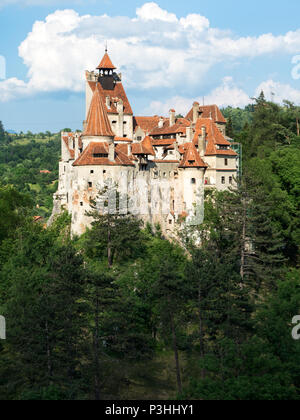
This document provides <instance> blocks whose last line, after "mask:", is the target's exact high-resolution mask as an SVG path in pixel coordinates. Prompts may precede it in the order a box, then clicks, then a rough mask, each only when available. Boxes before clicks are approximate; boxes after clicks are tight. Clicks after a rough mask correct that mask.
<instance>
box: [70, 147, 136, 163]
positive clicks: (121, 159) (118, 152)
mask: <svg viewBox="0 0 300 420" xmlns="http://www.w3.org/2000/svg"><path fill="white" fill-rule="evenodd" d="M124 146H125V147H124ZM100 153H101V154H106V155H108V154H109V144H108V143H107V142H104V143H100V142H91V143H90V144H89V145H88V146H87V147H86V148H85V149H84V151H83V153H82V154H81V155H80V156H79V157H78V159H77V160H76V161H75V162H74V163H73V166H89V165H94V166H98V165H102V166H104V165H105V166H107V165H109V166H134V164H133V162H132V159H130V157H129V156H128V154H127V145H123V144H116V145H115V160H114V161H110V160H109V159H108V157H107V158H106V157H95V156H94V155H95V154H100Z"/></svg>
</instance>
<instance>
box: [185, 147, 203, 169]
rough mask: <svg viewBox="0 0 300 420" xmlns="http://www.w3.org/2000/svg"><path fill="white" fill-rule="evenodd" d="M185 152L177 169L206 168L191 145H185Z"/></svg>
mask: <svg viewBox="0 0 300 420" xmlns="http://www.w3.org/2000/svg"><path fill="white" fill-rule="evenodd" d="M186 145H187V146H186V150H185V153H184V155H183V158H182V161H181V162H180V165H179V168H207V167H208V166H207V165H206V163H204V162H203V160H202V159H201V157H200V155H199V153H198V151H197V149H196V147H195V146H194V144H193V143H186Z"/></svg>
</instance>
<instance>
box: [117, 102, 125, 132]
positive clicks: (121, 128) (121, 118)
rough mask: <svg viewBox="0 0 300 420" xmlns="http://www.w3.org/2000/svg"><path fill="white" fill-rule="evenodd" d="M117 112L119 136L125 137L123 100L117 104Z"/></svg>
mask: <svg viewBox="0 0 300 420" xmlns="http://www.w3.org/2000/svg"><path fill="white" fill-rule="evenodd" d="M117 112H118V128H117V136H118V137H124V124H123V123H124V106H123V101H122V99H119V100H118V103H117Z"/></svg>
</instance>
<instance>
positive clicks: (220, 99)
mask: <svg viewBox="0 0 300 420" xmlns="http://www.w3.org/2000/svg"><path fill="white" fill-rule="evenodd" d="M203 99H204V101H205V102H204V103H205V104H216V105H218V106H219V107H226V106H234V107H244V106H246V105H248V104H249V103H250V102H252V101H251V99H250V97H249V95H247V93H246V92H244V91H243V90H242V89H240V88H239V87H237V86H236V85H235V83H234V81H233V79H232V77H225V78H224V79H223V81H222V84H221V85H220V86H219V87H217V88H216V89H214V90H212V91H211V92H209V93H208V94H207V95H205V97H204V98H203V97H191V98H186V97H181V96H174V97H172V98H169V99H168V100H166V101H165V102H161V101H153V102H151V104H150V107H149V108H148V109H146V110H145V112H146V113H149V114H157V115H167V114H168V112H169V110H170V109H171V108H175V110H176V113H179V114H182V115H186V114H187V112H188V111H189V110H190V109H191V107H192V104H193V102H194V101H195V100H196V101H198V102H199V103H200V104H202V103H203Z"/></svg>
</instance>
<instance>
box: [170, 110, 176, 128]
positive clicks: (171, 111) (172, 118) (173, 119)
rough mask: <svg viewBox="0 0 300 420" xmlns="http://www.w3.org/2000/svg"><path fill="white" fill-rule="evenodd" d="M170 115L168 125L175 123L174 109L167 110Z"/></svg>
mask: <svg viewBox="0 0 300 420" xmlns="http://www.w3.org/2000/svg"><path fill="white" fill-rule="evenodd" d="M169 115H170V127H172V125H174V124H175V109H170V111H169Z"/></svg>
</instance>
